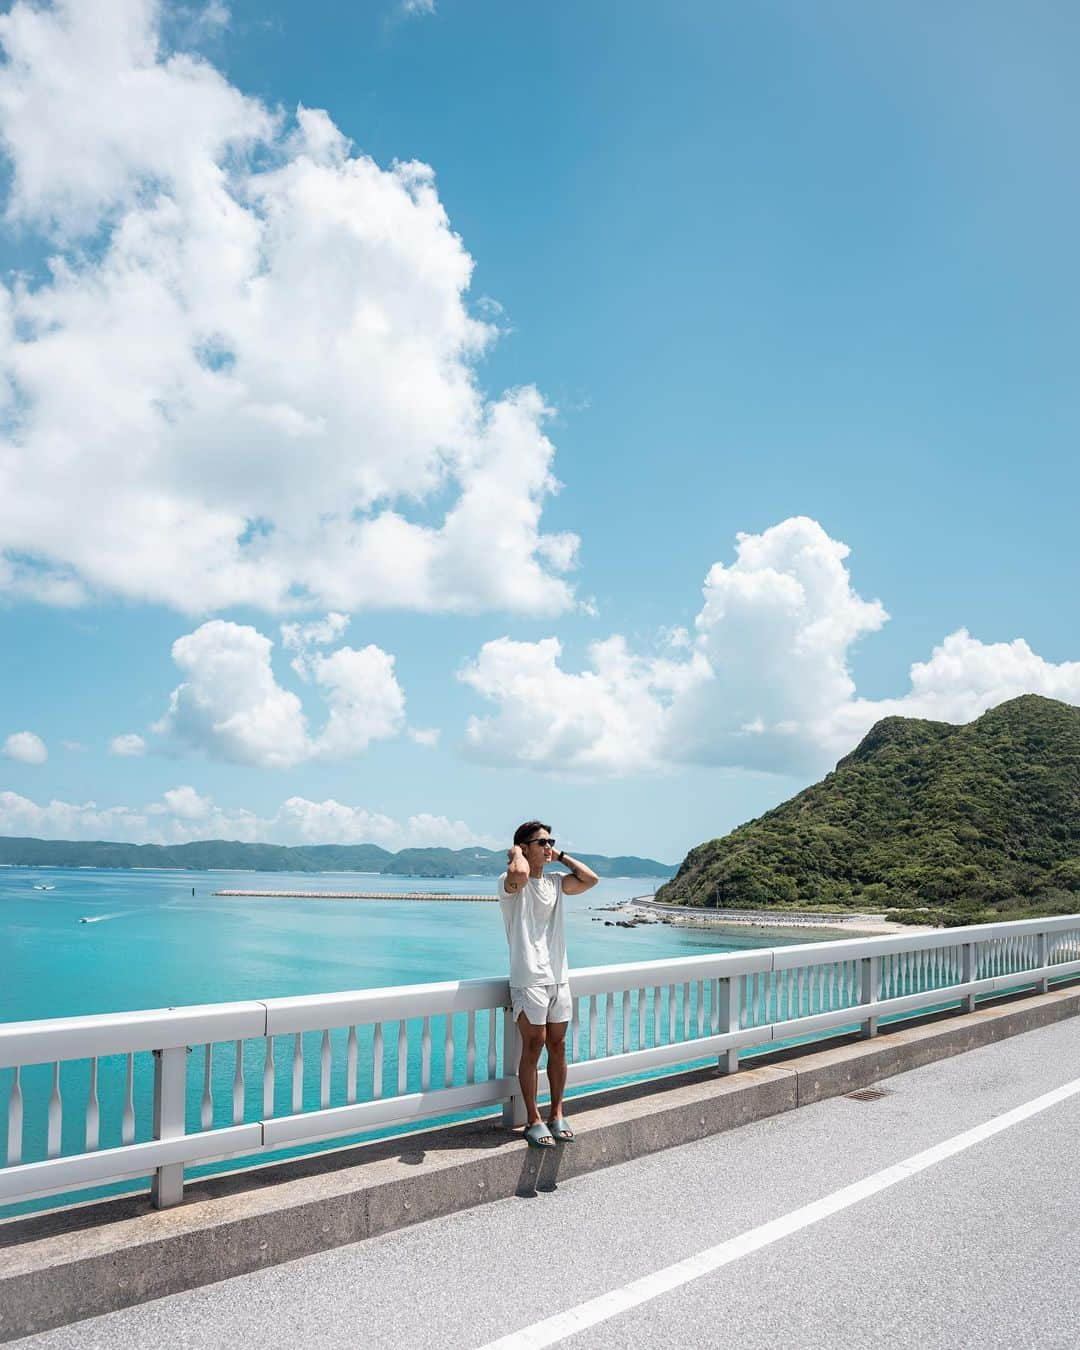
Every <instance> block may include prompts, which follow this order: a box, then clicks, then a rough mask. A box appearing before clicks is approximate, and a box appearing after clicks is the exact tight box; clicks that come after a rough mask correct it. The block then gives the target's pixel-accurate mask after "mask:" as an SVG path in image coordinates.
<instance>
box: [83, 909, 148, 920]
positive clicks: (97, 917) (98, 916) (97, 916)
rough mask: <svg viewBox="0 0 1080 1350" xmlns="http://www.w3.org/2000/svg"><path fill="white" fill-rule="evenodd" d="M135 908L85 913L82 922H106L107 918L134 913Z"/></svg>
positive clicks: (121, 916) (119, 917)
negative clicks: (106, 912)
mask: <svg viewBox="0 0 1080 1350" xmlns="http://www.w3.org/2000/svg"><path fill="white" fill-rule="evenodd" d="M134 913H135V911H134V910H133V909H118V910H117V911H116V913H115V914H84V915H83V917H82V918H81V919H80V920H79V922H80V923H104V922H105V920H106V919H122V918H123V917H124V915H125V914H134Z"/></svg>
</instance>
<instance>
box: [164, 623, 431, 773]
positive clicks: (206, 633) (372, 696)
mask: <svg viewBox="0 0 1080 1350" xmlns="http://www.w3.org/2000/svg"><path fill="white" fill-rule="evenodd" d="M273 645H274V644H273V643H272V642H271V640H270V639H269V638H268V637H265V636H264V635H263V634H262V633H260V632H258V630H257V629H255V628H252V627H250V626H248V625H244V624H236V623H229V622H227V621H225V620H223V619H212V620H210V621H209V622H208V623H204V624H203V625H202V626H201V627H199V628H197V629H196V630H195V631H194V632H193V633H188V634H186V635H185V636H184V637H181V638H178V639H177V640H176V642H174V643H173V647H172V654H173V660H174V661H175V662H176V664H177V665H178V666H179V667H180V669H181V670H182V671H183V673H184V676H185V679H184V681H183V683H182V684H180V685H178V686H177V687H176V688H175V689H174V690H173V692H172V694H171V696H170V698H169V709H168V712H167V713H166V715H165V717H164V718H163V719H162V720H161V721H160V722H159V723H157V725H156V726H155V730H156V731H159V732H161V733H165V734H167V733H172V734H174V735H176V736H177V737H178V738H179V739H180V740H182V741H185V742H186V743H187V744H189V745H192V746H194V747H196V748H198V749H202V750H205V751H206V752H207V753H208V754H211V755H213V756H215V757H216V758H219V759H225V760H230V761H232V762H233V763H236V764H253V765H256V766H257V767H259V768H267V769H280V768H290V767H292V766H293V765H295V764H300V763H302V762H303V761H304V760H308V759H315V758H326V759H340V758H345V757H348V756H350V755H355V754H360V753H361V752H362V751H364V750H366V749H367V747H368V745H369V744H370V742H371V741H373V740H380V739H388V738H391V737H394V736H397V735H398V734H399V733H400V732H401V731H402V729H403V727H404V724H405V695H404V693H403V691H402V689H401V686H400V685H399V684H398V682H397V678H396V676H395V674H394V658H393V657H392V656H391V655H390V654H389V653H387V652H384V651H383V650H382V649H381V648H380V647H376V646H374V645H368V646H367V647H364V648H362V649H360V650H356V649H355V648H352V647H340V648H338V649H337V651H334V652H332V653H330V654H329V655H323V654H322V653H321V652H315V653H313V654H310V655H303V656H302V659H298V661H295V662H294V663H293V665H294V667H295V668H296V669H297V670H298V671H299V672H300V673H301V675H303V676H304V678H305V679H308V680H310V681H311V682H313V683H314V684H315V685H316V686H317V688H318V689H319V691H320V693H321V694H322V697H323V700H324V702H325V704H326V709H327V716H326V722H325V724H324V726H323V728H322V730H321V731H320V732H319V733H318V734H317V735H313V734H312V733H311V731H310V729H309V725H308V719H307V715H306V714H305V712H304V707H303V704H302V702H301V700H300V698H299V697H298V696H297V695H296V694H294V693H293V692H292V690H290V689H286V688H284V687H283V686H282V685H280V684H278V682H277V679H276V677H275V675H274V671H273V668H272V665H271V660H270V654H271V651H272V649H273Z"/></svg>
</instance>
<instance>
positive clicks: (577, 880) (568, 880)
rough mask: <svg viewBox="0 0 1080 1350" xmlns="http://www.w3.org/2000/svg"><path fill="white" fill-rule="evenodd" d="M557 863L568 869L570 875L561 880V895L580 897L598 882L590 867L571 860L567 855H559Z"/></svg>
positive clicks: (574, 859)
mask: <svg viewBox="0 0 1080 1350" xmlns="http://www.w3.org/2000/svg"><path fill="white" fill-rule="evenodd" d="M558 861H559V862H561V863H562V865H563V866H564V867H569V869H570V875H569V876H568V877H565V878H564V879H563V884H562V888H563V895H580V894H581V893H582V891H588V890H591V889H592V888H593V887H594V886H595V885H596V883H597V882H598V881H599V880H600V878H599V877H598V876H597V875H596V873H595V872H594V871H593V870H592V868H591V867H586V866H585V864H584V863H583V862H578V860H577V859H576V858H571V856H570V854H569V853H560V854H559V857H558Z"/></svg>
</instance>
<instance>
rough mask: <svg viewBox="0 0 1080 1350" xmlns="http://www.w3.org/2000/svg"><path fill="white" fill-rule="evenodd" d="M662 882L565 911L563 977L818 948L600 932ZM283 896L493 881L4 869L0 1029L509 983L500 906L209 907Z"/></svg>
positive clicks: (595, 893)
mask: <svg viewBox="0 0 1080 1350" xmlns="http://www.w3.org/2000/svg"><path fill="white" fill-rule="evenodd" d="M660 884H661V879H658V878H642V877H630V878H612V879H605V880H603V881H601V882H600V884H599V885H598V886H595V887H594V888H593V889H592V890H591V891H589V892H588V893H587V894H586V895H583V896H580V897H574V898H570V899H568V900H567V910H566V923H567V947H568V950H569V954H570V962H571V965H572V966H577V967H581V966H594V965H612V964H617V963H622V962H633V961H653V960H659V959H662V958H671V957H677V956H694V955H699V954H702V953H704V952H711V951H734V950H745V949H747V948H751V947H762V946H779V945H781V944H783V943H785V942H806V941H810V940H812V936H813V935H811V934H810V933H807V932H806V931H803V932H800V933H798V934H784V933H781V932H778V931H777V930H775V929H769V930H764V929H757V928H736V929H730V930H726V931H725V930H708V931H703V930H700V929H689V928H680V927H675V926H669V925H666V924H649V925H644V926H642V927H639V928H633V929H626V928H616V927H605V925H604V920H610V919H613V918H615V917H617V916H615V915H612V914H608V913H605V912H604V907H605V906H609V905H612V904H614V903H615V902H617V901H619V900H625V899H629V898H630V897H632V896H640V895H650V894H652V892H653V891H654V890H655V889H656V888H657V886H659V885H660ZM35 885H50V886H55V890H51V891H40V890H35V889H34V886H35ZM289 889H296V890H330V891H337V890H340V891H349V890H354V891H355V890H368V891H383V892H385V891H394V892H404V891H415V890H423V891H440V892H446V893H451V894H456V895H466V894H479V895H482V894H485V893H486V894H493V893H494V878H492V877H455V878H446V879H434V880H431V879H419V878H414V877H387V876H379V875H366V874H363V873H355V872H350V873H310V872H304V873H286V872H273V873H266V872H185V871H175V872H174V871H120V870H117V871H111V870H98V869H81V868H77V869H67V868H14V867H0V949H2V950H3V953H4V958H3V970H2V975H0V1021H21V1020H24V1019H29V1018H39V1017H65V1016H75V1015H79V1014H84V1013H101V1012H126V1011H130V1010H134V1009H141V1008H162V1007H174V1006H180V1005H182V1004H191V1003H217V1002H225V1001H231V1000H234V999H248V998H277V997H282V996H286V995H297V994H322V993H334V992H339V991H342V990H351V989H373V988H381V987H383V986H386V985H399V984H426V983H428V982H430V981H435V980H459V979H475V978H480V977H489V976H492V977H501V976H504V975H505V972H506V938H505V935H504V933H503V926H502V918H501V916H500V913H499V908H498V905H496V904H492V903H489V904H485V903H480V902H453V903H448V902H445V901H443V902H425V901H417V900H401V901H392V900H302V899H273V900H262V899H254V898H246V897H244V898H232V897H223V896H215V894H214V892H215V891H218V890H289ZM83 918H86V919H87V920H88V922H87V923H81V922H80V920H81V919H83ZM828 936H832V935H828Z"/></svg>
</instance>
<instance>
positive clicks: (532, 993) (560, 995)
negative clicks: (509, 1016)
mask: <svg viewBox="0 0 1080 1350" xmlns="http://www.w3.org/2000/svg"><path fill="white" fill-rule="evenodd" d="M510 1005H511V1007H512V1009H513V1012H514V1021H515V1022H516V1021H517V1020H518V1018H519V1017H520V1016H521V1014H522V1013H524V1014H525V1019H526V1021H528V1022H530V1023H531V1024H532V1025H533V1026H534V1027H542V1026H544V1025H545V1023H547V1022H569V1021H570V1014H571V1011H572V1009H571V1004H570V986H569V985H568V984H531V985H530V986H529V987H528V988H527V989H515V988H514V987H513V986H511V988H510Z"/></svg>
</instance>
